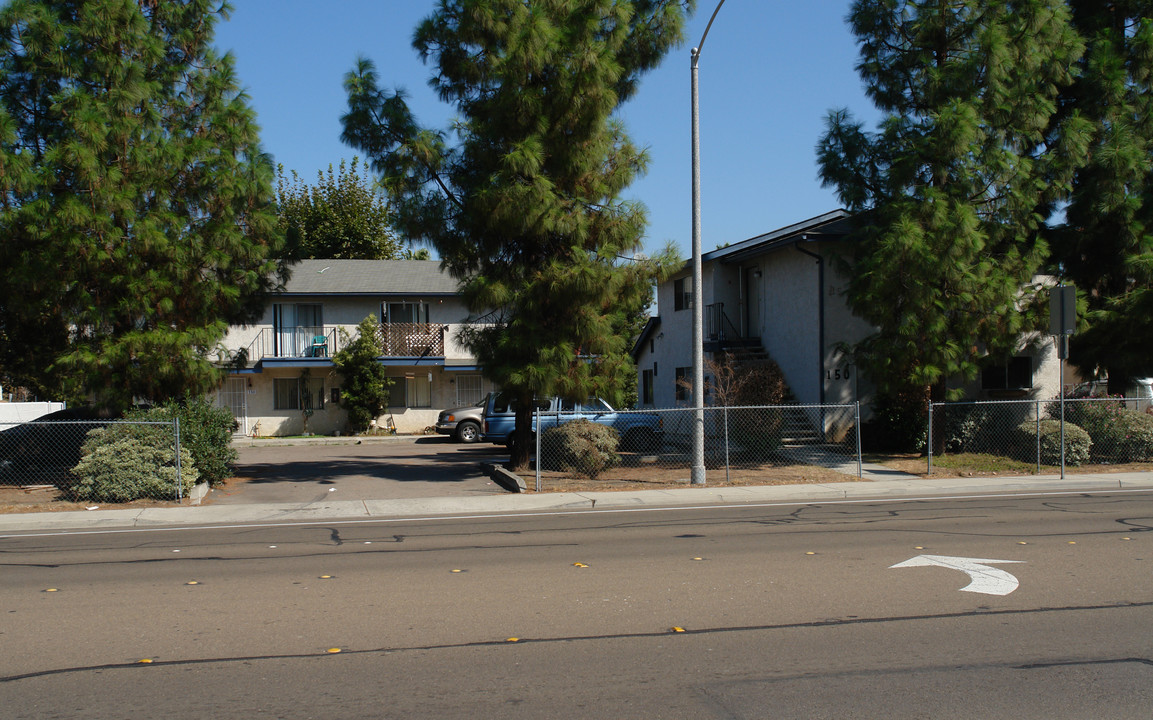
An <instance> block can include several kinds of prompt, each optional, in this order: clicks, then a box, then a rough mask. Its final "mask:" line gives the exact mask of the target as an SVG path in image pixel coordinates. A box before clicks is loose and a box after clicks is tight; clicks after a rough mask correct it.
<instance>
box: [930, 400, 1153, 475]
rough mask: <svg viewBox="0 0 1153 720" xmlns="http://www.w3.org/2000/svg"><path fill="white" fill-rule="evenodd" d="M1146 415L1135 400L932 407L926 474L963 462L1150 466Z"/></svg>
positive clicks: (1151, 434) (1152, 426) (1040, 468)
mask: <svg viewBox="0 0 1153 720" xmlns="http://www.w3.org/2000/svg"><path fill="white" fill-rule="evenodd" d="M1062 405H1063V406H1064V410H1063V413H1064V420H1065V421H1064V426H1063V427H1062V423H1061V418H1062ZM1150 412H1151V409H1150V406H1149V400H1148V399H1138V398H1066V399H1065V401H1064V403H1062V402H1061V401H1060V400H1001V401H987V402H955V403H930V405H929V423H928V453H927V456H928V463H927V467H928V471H929V472H932V468H933V463H934V461H936V462H937V463H938V465H943V464H947V463H948V462H949V458H950V456H961V455H964V456H967V457H968V458H969V459H974V458H977V457H979V456H991V457H993V458H998V459H1002V460H1008V461H1013V462H1016V463H1020V465H1021V467H1019V468H1016V469H1019V470H1028V469H1029V468H1030V467H1031V468H1032V471H1033V472H1035V473H1037V474H1040V473H1042V472H1049V471H1052V470H1053V469H1054V468H1058V467H1061V468H1063V467H1064V466H1066V465H1068V466H1073V467H1084V466H1093V465H1097V466H1103V465H1120V464H1126V463H1141V462H1153V414H1150Z"/></svg>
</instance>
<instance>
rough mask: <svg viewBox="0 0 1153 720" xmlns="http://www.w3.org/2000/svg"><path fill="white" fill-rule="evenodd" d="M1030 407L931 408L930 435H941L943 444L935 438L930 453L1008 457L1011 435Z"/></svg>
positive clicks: (964, 405) (975, 405)
mask: <svg viewBox="0 0 1153 720" xmlns="http://www.w3.org/2000/svg"><path fill="white" fill-rule="evenodd" d="M1033 408H1034V406H1033V405H1032V404H1027V403H1014V404H1001V403H994V404H984V403H960V404H957V405H938V406H936V407H934V409H933V419H934V426H933V433H934V436H935V435H936V433H938V432H940V433H943V437H942V439H943V442H940V443H938V442H936V440H937V438H936V437H934V448H933V452H934V453H937V454H939V453H942V452H944V453H953V454H956V453H972V454H983V453H984V454H994V455H1004V454H1010V453H1009V451H1010V449H1011V446H1012V442H1013V440H1012V438H1013V435H1014V432H1015V431H1016V429H1017V426H1018V425H1020V424H1021V423H1022V422H1025V420H1026V418H1028V417H1029V416H1030V415H1031V414H1032V411H1033ZM941 420H943V422H941ZM1030 422H1036V421H1035V420H1032V421H1030ZM1034 454H1035V453H1034Z"/></svg>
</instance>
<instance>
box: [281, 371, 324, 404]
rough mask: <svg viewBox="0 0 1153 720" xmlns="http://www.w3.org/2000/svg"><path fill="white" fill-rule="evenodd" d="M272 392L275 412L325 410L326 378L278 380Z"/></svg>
mask: <svg viewBox="0 0 1153 720" xmlns="http://www.w3.org/2000/svg"><path fill="white" fill-rule="evenodd" d="M272 390H273V394H274V395H275V397H274V398H273V402H272V407H273V409H274V410H323V409H324V405H325V396H324V378H276V379H274V380H273V381H272Z"/></svg>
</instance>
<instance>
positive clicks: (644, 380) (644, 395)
mask: <svg viewBox="0 0 1153 720" xmlns="http://www.w3.org/2000/svg"><path fill="white" fill-rule="evenodd" d="M654 374H655V373H654V371H653V370H641V403H643V404H645V405H652V404H653V375H654Z"/></svg>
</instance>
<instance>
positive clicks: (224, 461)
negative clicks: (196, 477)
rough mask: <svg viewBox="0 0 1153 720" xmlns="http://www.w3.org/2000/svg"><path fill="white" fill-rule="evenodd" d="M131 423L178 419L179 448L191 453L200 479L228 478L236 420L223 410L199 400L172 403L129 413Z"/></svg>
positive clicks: (213, 482)
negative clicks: (135, 421)
mask: <svg viewBox="0 0 1153 720" xmlns="http://www.w3.org/2000/svg"><path fill="white" fill-rule="evenodd" d="M128 417H129V418H130V419H133V420H154V421H160V422H166V421H171V420H172V418H173V417H179V418H180V447H181V449H184V448H187V449H188V451H189V452H191V453H192V459H193V460H194V461H195V463H196V469H197V471H198V472H199V473H200V479H201V480H203V481H204V482H207V483H209V484H211V485H217V484H219V483H221V482H223V481H224V480H226V479H228V478H229V477H231V476H232V464H233V463H234V462H236V458H237V453H236V448H234V447H232V432H233V429H234V428H235V426H236V418H234V417H232V413H231V412H229V410H228V409H227V408H221V407H216V406H214V405H213V404H212V403H210V402H209V401H208V400H207V399H206V398H203V397H192V398H185V399H184V400H182V401H180V402H176V401H172V402H169V403H166V404H165V405H164V406H163V407H158V408H153V409H151V410H147V411H141V412H135V413H129V415H128Z"/></svg>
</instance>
